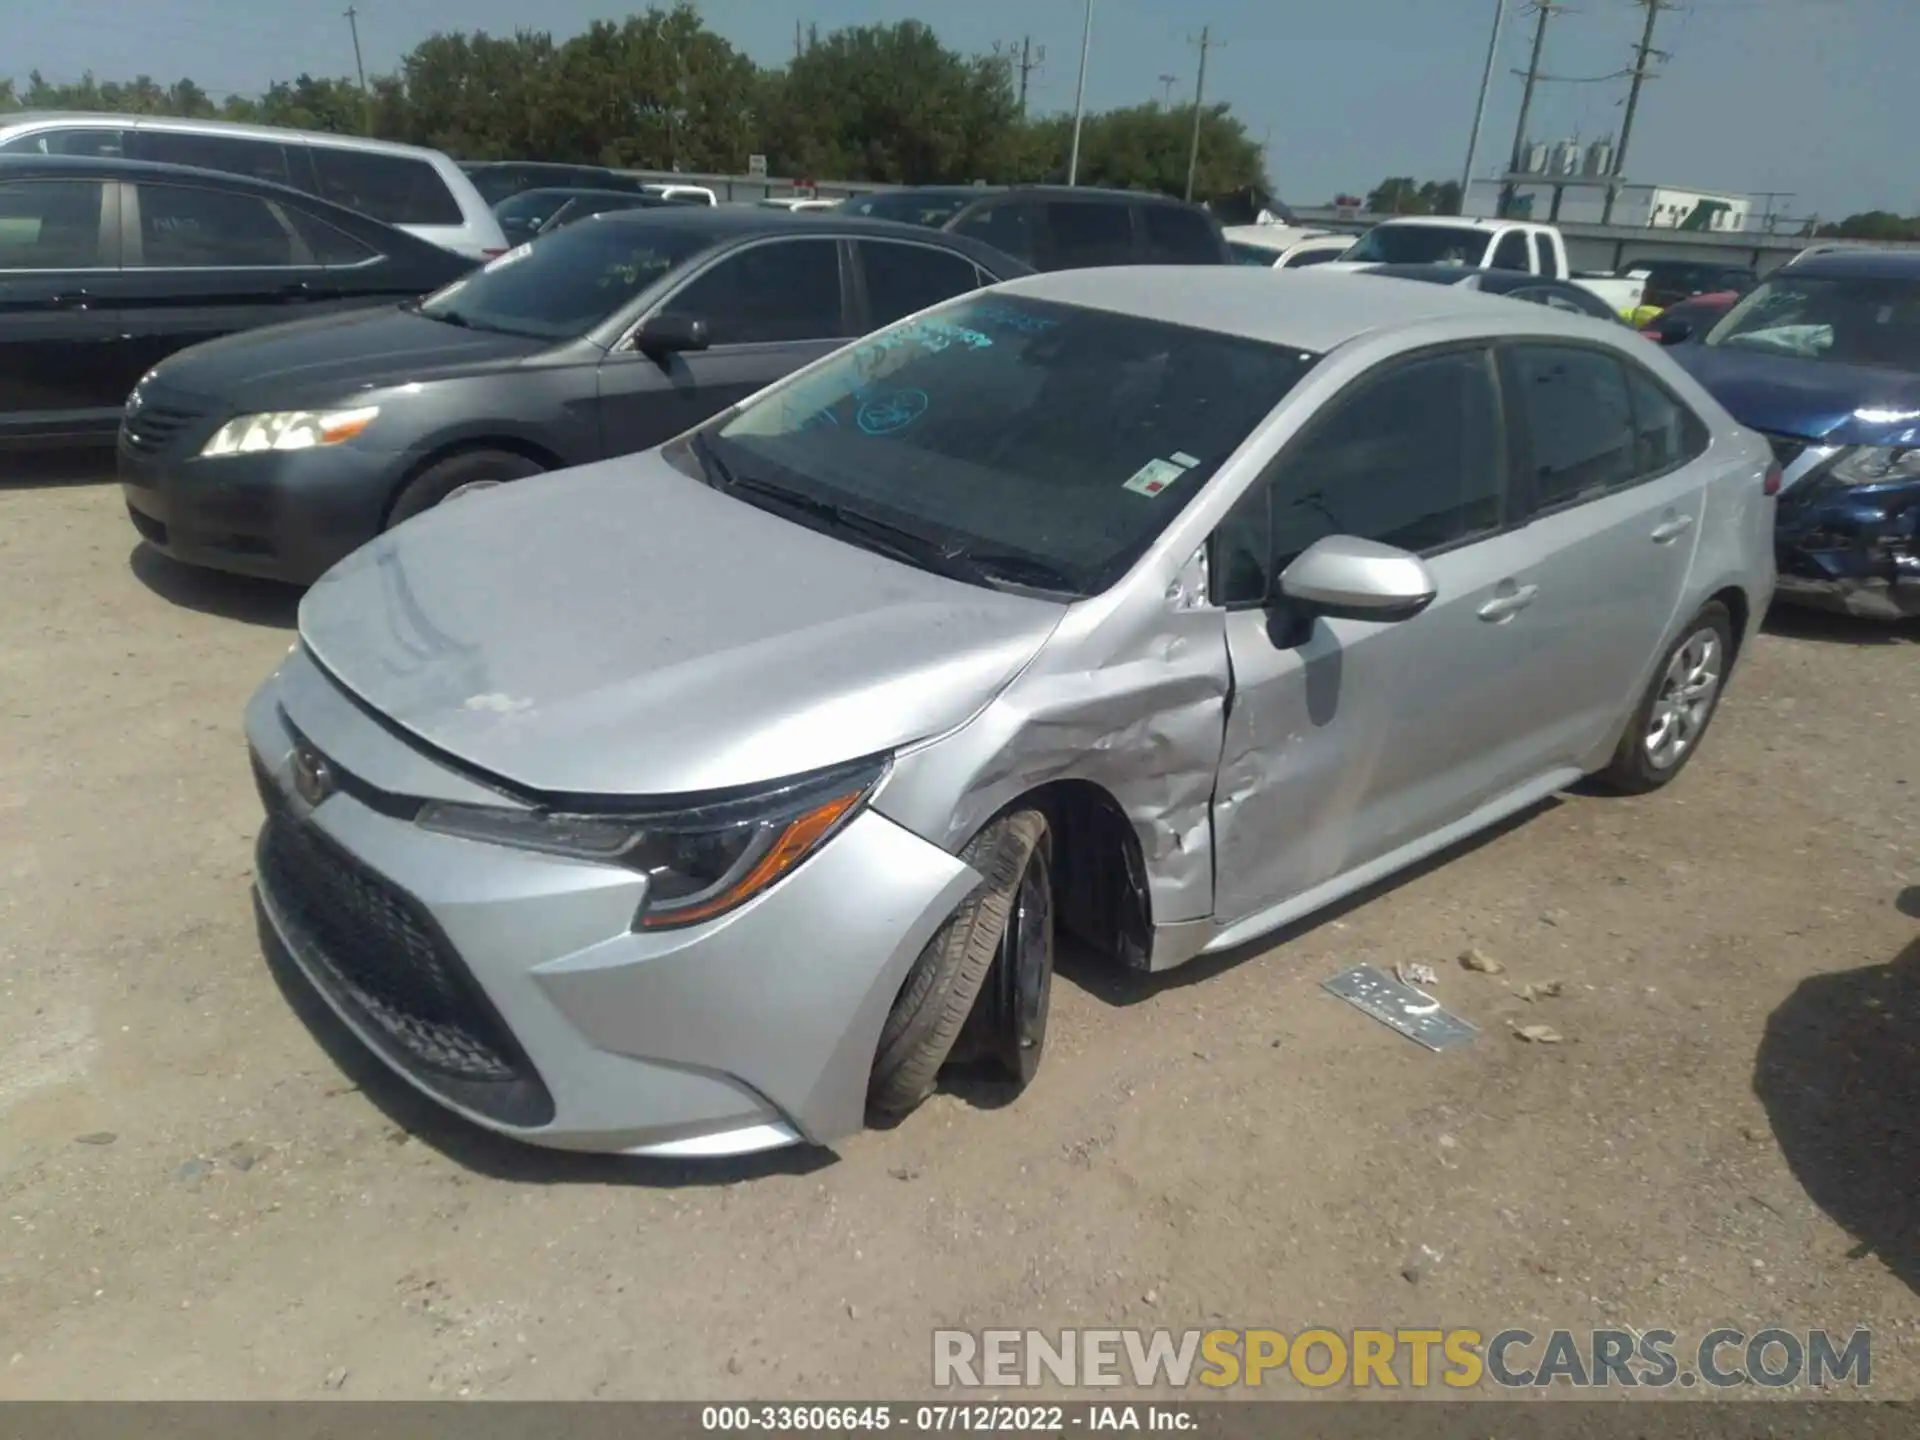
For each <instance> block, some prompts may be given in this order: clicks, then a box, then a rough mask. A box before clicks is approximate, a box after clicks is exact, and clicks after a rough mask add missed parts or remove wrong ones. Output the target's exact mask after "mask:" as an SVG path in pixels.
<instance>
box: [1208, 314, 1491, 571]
mask: <svg viewBox="0 0 1920 1440" xmlns="http://www.w3.org/2000/svg"><path fill="white" fill-rule="evenodd" d="M1505 453H1506V442H1505V432H1504V430H1503V429H1502V426H1501V423H1500V411H1499V405H1498V402H1497V400H1496V396H1495V390H1494V382H1493V374H1492V366H1491V359H1490V356H1489V355H1488V353H1487V352H1486V351H1485V350H1483V349H1471V350H1456V351H1448V352H1445V353H1442V354H1437V355H1427V356H1422V357H1421V358H1419V359H1416V360H1408V361H1398V362H1394V361H1390V362H1388V364H1387V365H1385V366H1383V367H1382V368H1381V369H1380V370H1378V371H1376V372H1374V374H1372V375H1370V376H1368V377H1366V378H1364V379H1362V380H1360V381H1358V382H1356V383H1355V384H1354V385H1353V386H1352V387H1350V388H1349V389H1348V390H1346V391H1345V392H1344V393H1342V394H1341V395H1339V396H1338V397H1336V398H1335V399H1334V400H1333V401H1332V402H1330V403H1329V404H1328V406H1327V407H1326V409H1325V410H1323V411H1322V412H1321V413H1320V414H1319V415H1318V416H1316V417H1315V418H1314V420H1313V421H1312V422H1311V423H1310V424H1309V426H1308V428H1307V429H1306V431H1305V432H1304V433H1303V434H1302V436H1301V438H1299V439H1298V440H1296V441H1294V442H1293V443H1292V444H1291V445H1289V446H1288V448H1287V449H1286V451H1285V452H1284V453H1283V454H1282V455H1281V456H1280V457H1279V459H1278V460H1277V461H1275V463H1274V465H1273V467H1272V468H1271V469H1270V470H1269V471H1268V472H1267V474H1266V475H1265V476H1263V477H1262V478H1261V480H1260V481H1258V482H1257V483H1256V484H1255V486H1254V487H1253V489H1251V490H1249V491H1248V492H1247V494H1246V495H1245V496H1243V497H1242V498H1241V501H1240V503H1239V504H1238V505H1237V506H1235V507H1234V509H1233V511H1232V513H1230V514H1229V515H1228V516H1227V518H1226V520H1224V521H1223V522H1222V523H1221V525H1220V528H1219V530H1217V531H1216V532H1215V534H1214V556H1213V566H1212V568H1213V574H1214V576H1215V577H1216V579H1215V583H1216V587H1217V594H1216V599H1217V601H1218V603H1220V604H1227V605H1233V604H1259V603H1264V602H1265V601H1267V600H1268V599H1270V598H1271V596H1272V582H1273V580H1274V578H1275V577H1277V576H1278V575H1279V574H1280V572H1281V571H1283V570H1284V569H1286V567H1287V566H1288V565H1290V564H1292V563H1293V561H1294V559H1295V558H1296V557H1297V556H1298V555H1299V554H1300V552H1301V551H1303V550H1305V549H1306V548H1307V547H1308V546H1309V545H1311V544H1313V543H1314V542H1315V541H1316V540H1320V539H1323V538H1325V537H1326V536H1328V535H1354V536H1358V537H1360V538H1361V539H1364V540H1377V541H1379V542H1381V543H1382V544H1386V545H1397V546H1399V547H1400V548H1401V549H1403V550H1411V551H1413V552H1414V553H1415V554H1419V555H1426V554H1432V553H1433V552H1435V551H1438V550H1443V549H1446V548H1448V547H1450V546H1453V545H1456V544H1459V543H1460V542H1461V541H1464V540H1469V539H1472V538H1474V537H1475V536H1478V535H1483V534H1487V533H1489V532H1491V531H1493V530H1496V529H1498V528H1499V527H1500V524H1501V523H1502V518H1503V514H1504V509H1505V505H1504V499H1505V484H1504V476H1505Z"/></svg>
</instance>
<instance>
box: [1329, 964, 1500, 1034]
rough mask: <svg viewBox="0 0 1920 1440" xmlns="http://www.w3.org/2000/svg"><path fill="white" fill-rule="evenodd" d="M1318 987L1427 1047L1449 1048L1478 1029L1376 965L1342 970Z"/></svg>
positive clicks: (1356, 966)
mask: <svg viewBox="0 0 1920 1440" xmlns="http://www.w3.org/2000/svg"><path fill="white" fill-rule="evenodd" d="M1321 988H1322V989H1324V990H1326V991H1328V992H1329V993H1330V994H1334V995H1338V996H1339V997H1340V998H1341V999H1342V1000H1345V1001H1346V1002H1347V1003H1348V1004H1350V1005H1354V1006H1357V1007H1358V1008H1360V1009H1361V1010H1364V1011H1366V1012H1367V1014H1369V1015H1371V1016H1372V1017H1373V1018H1374V1019H1376V1020H1378V1021H1379V1022H1380V1023H1381V1024H1382V1025H1385V1026H1388V1027H1390V1028H1391V1029H1394V1030H1398V1031H1399V1032H1400V1033H1401V1034H1402V1035H1404V1036H1406V1037H1407V1038H1408V1039H1409V1040H1413V1041H1417V1042H1418V1043H1419V1044H1422V1045H1424V1046H1426V1047H1427V1048H1428V1049H1429V1050H1451V1049H1452V1048H1453V1047H1454V1046H1456V1045H1465V1044H1466V1043H1467V1042H1468V1041H1470V1040H1472V1039H1473V1037H1474V1036H1476V1035H1478V1034H1479V1033H1480V1032H1479V1031H1478V1030H1476V1029H1475V1028H1474V1027H1473V1026H1471V1025H1469V1024H1468V1023H1467V1022H1466V1021H1464V1020H1462V1019H1461V1018H1460V1017H1459V1016H1458V1015H1450V1014H1448V1013H1447V1012H1446V1011H1445V1010H1443V1009H1441V1008H1440V1002H1439V1001H1438V1000H1435V999H1434V998H1433V997H1432V996H1431V995H1428V994H1426V993H1424V992H1422V991H1419V990H1416V989H1414V988H1413V987H1412V986H1411V985H1402V984H1401V983H1400V982H1399V981H1398V980H1396V979H1394V978H1393V976H1391V975H1389V974H1388V973H1387V972H1386V971H1384V970H1382V969H1381V968H1380V967H1379V966H1378V965H1355V966H1354V967H1353V968H1352V969H1351V970H1342V971H1341V972H1340V973H1339V974H1338V975H1335V976H1334V977H1332V978H1331V979H1329V980H1325V981H1322V982H1321Z"/></svg>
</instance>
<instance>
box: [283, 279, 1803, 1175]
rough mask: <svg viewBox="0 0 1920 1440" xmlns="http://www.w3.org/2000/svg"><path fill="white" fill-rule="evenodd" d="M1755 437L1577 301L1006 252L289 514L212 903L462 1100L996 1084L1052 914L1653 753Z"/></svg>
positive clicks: (680, 1145)
mask: <svg viewBox="0 0 1920 1440" xmlns="http://www.w3.org/2000/svg"><path fill="white" fill-rule="evenodd" d="M1777 484H1778V472H1777V471H1776V470H1774V469H1773V466H1772V457H1771V454H1770V452H1769V450H1768V448H1767V446H1766V445H1765V444H1764V443H1763V442H1762V441H1760V440H1759V439H1758V438H1757V437H1755V436H1754V435H1753V434H1751V433H1750V432H1748V431H1746V430H1743V429H1741V428H1740V427H1739V426H1738V425H1736V424H1735V423H1734V422H1733V421H1732V420H1731V419H1730V418H1729V417H1728V416H1727V415H1726V413H1725V412H1724V411H1723V410H1721V409H1720V407H1719V406H1718V405H1716V404H1715V403H1714V401H1713V400H1712V399H1711V398H1710V397H1709V396H1708V395H1707V394H1706V393H1705V392H1704V391H1702V390H1701V389H1700V387H1699V386H1698V385H1696V384H1695V383H1694V382H1693V381H1692V380H1690V379H1689V378H1688V377H1687V376H1686V375H1685V374H1684V373H1683V372H1682V371H1681V370H1679V369H1678V368H1677V367H1676V366H1674V365H1673V363H1672V362H1671V361H1670V360H1668V359H1667V358H1666V357H1665V356H1664V355H1663V354H1662V353H1660V352H1659V351H1657V350H1656V349H1655V348H1654V347H1652V346H1649V345H1647V344H1645V342H1643V341H1641V340H1640V339H1639V337H1638V336H1637V335H1635V334H1634V333H1633V332H1631V331H1627V330H1622V329H1621V328H1620V327H1618V326H1610V325H1605V324H1602V323H1600V322H1598V321H1592V320H1587V319H1584V318H1582V317H1579V316H1572V315H1564V314H1560V313H1558V312H1555V311H1552V310H1548V309H1546V308H1544V307H1535V306H1520V305H1513V304H1511V303H1510V302H1507V301H1505V300H1502V299H1499V298H1495V297H1488V296H1482V295H1476V294H1471V293H1465V292H1462V291H1459V290H1456V289H1451V288H1447V287H1442V286H1412V285H1388V284H1380V285H1361V284H1356V283H1354V282H1353V281H1352V280H1351V279H1350V278H1348V277H1324V276H1317V275H1314V274H1312V273H1306V274H1301V275H1287V276H1283V277H1282V278H1281V280H1280V281H1278V282H1276V281H1275V279H1274V277H1273V276H1272V275H1271V274H1268V273H1266V272H1255V271H1250V270H1244V269H1238V268H1233V267H1226V266H1221V267H1216V268H1210V269H1199V268H1195V269H1191V270H1167V269H1154V270H1128V269H1108V270H1090V271H1069V272H1063V273H1059V274H1053V275H1046V276H1041V277H1036V278H1030V279H1023V280H1019V281H1015V282H1012V283H1009V284H1005V285H1001V286H998V287H995V288H993V289H991V290H987V291H981V292H978V293H975V294H972V295H969V296H966V297H964V298H961V299H957V300H954V301H951V302H949V303H947V304H943V305H940V306H938V307H936V308H934V309H931V310H928V311H924V312H922V313H920V314H917V315H914V316H911V317H909V318H908V319H906V320H904V321H902V322H900V323H898V324H896V325H894V326H892V327H891V328H889V329H887V330H885V331H882V332H880V333H879V334H877V335H875V336H873V337H870V338H869V339H867V340H865V341H863V342H859V343H857V344H855V345H853V346H850V347H848V348H845V349H843V350H840V351H838V352H836V353H835V354H833V355H830V356H828V357H826V358H825V359H823V360H821V361H819V362H816V363H815V364H813V365H811V366H809V367H808V368H807V369H805V370H803V371H800V372H798V373H797V374H795V375H794V376H792V377H791V378H789V379H788V380H785V381H783V382H781V383H779V384H777V385H775V386H774V387H772V388H770V389H767V390H764V391H762V392H760V393H759V394H758V395H756V396H754V397H752V398H750V399H748V400H746V401H744V402H742V403H741V404H739V405H737V406H735V407H734V408H733V409H732V410H730V411H728V412H726V413H724V414H722V415H720V416H718V417H717V418H715V419H714V420H712V421H710V422H708V423H706V424H703V425H701V426H700V427H698V428H697V429H695V430H693V431H691V432H689V433H688V434H686V435H684V436H682V437H681V438H680V439H678V440H676V441H675V442H673V443H671V444H669V445H667V446H665V447H663V448H661V449H659V450H655V451H652V452H648V453H646V454H643V455H638V456H629V457H626V458H622V459H618V460H612V461H608V462H606V463H604V464H598V465H591V466H586V467H583V468H580V469H576V470H571V471H566V472H562V473H558V474H552V475H545V476H539V477H536V478H533V479H529V480H526V481H523V482H519V483H517V484H514V485H509V486H503V487H499V488H496V489H493V490H489V491H486V492H484V493H480V494H477V495H475V496H473V497H470V498H467V499H463V500H461V501H459V502H458V503H456V504H452V505H448V506H444V507H441V508H440V509H438V510H435V511H431V512H429V513H427V514H425V515H422V516H420V517H418V518H416V519H413V520H410V521H408V522H407V523H406V524H404V525H401V526H399V527H397V528H396V529H394V530H393V531H391V532H390V533H388V534H386V535H384V536H382V537H381V538H380V539H378V540H376V541H374V542H373V543H372V544H370V545H368V546H367V547H366V548H364V549H362V550H360V551H358V552H356V553H355V554H354V555H352V556H351V557H350V558H348V559H347V560H346V561H344V562H342V563H341V564H340V565H339V566H338V567H337V568H335V569H334V570H333V571H331V572H330V573H329V574H328V575H327V576H326V577H325V578H324V579H322V580H321V581H320V582H319V583H318V584H317V585H315V586H314V587H313V589H312V590H311V591H310V592H309V593H308V595H307V596H306V598H305V601H304V603H303V605H302V607H301V613H300V638H299V641H298V643H297V645H296V646H295V647H294V649H293V651H292V652H291V653H290V654H289V656H288V657H287V659H286V661H285V662H284V664H283V665H282V666H281V667H280V669H279V670H278V671H277V672H276V673H275V674H274V676H273V677H272V678H271V679H270V680H269V681H268V683H267V684H266V685H265V686H264V687H263V688H262V689H261V690H260V692H259V693H258V695H257V696H256V697H255V699H254V700H253V702H252V705H251V707H250V709H249V711H248V715H247V730H248V736H249V740H250V744H251V748H252V752H253V758H254V767H255V772H256V778H257V780H258V783H259V787H260V792H261V795H262V797H263V799H264V802H265V805H266V809H267V821H266V825H265V827H264V829H263V831H262V833H261V837H260V842H259V853H258V867H257V895H258V899H259V902H260V906H261V909H262V911H263V912H264V916H265V918H266V920H267V921H268V922H270V925H271V929H272V932H273V933H274V934H275V935H277V938H278V941H279V942H280V943H281V944H282V945H284V948H285V951H286V952H287V954H289V955H290V956H291V957H292V959H293V961H294V962H295V963H296V964H297V966H298V967H299V970H300V972H301V973H303V974H304V976H305V977H306V979H307V981H309V982H310V983H311V984H312V986H313V987H314V988H315V989H316V990H317V991H318V992H319V993H320V994H321V995H322V996H323V997H324V998H325V999H326V1001H327V1002H328V1003H329V1004H330V1005H331V1006H332V1008H333V1009H334V1010H335V1011H336V1012H337V1014H338V1015H339V1016H340V1017H341V1018H342V1019H343V1020H344V1021H345V1022H346V1024H347V1025H348V1026H349V1027H351V1028H352V1030H353V1031H354V1032H355V1033H356V1034H357V1035H358V1036H359V1037H360V1039H361V1040H362V1041H363V1042H364V1043H365V1044H366V1045H367V1046H368V1047H370V1048H371V1049H372V1050H373V1051H374V1052H376V1053H377V1054H378V1055H380V1056H381V1057H382V1058H383V1059H384V1060H385V1061H386V1062H387V1063H388V1064H389V1065H390V1066H391V1067H392V1068H393V1069H394V1070H396V1071H397V1072H398V1073H399V1074H401V1075H402V1076H404V1077H405V1078H406V1079H407V1080H408V1081H410V1082H411V1083H412V1084H414V1085H415V1086H417V1087H418V1088H419V1089H421V1090H422V1091H424V1092H426V1093H427V1094H428V1095H430V1096H433V1097H434V1098H436V1099H437V1100H439V1101H441V1102H442V1103H444V1104H445V1105H447V1106H449V1107H451V1108H453V1109H454V1110H456V1111H458V1112H460V1113H461V1114H463V1115H465V1116H467V1117H469V1118H470V1119H471V1120H473V1121H476V1122H478V1123H479V1124H481V1125H484V1126H488V1127H491V1128H492V1129H494V1130H497V1131H502V1132H505V1133H507V1134H511V1135H514V1136H518V1137H520V1138H522V1139H525V1140H528V1141H533V1142H536V1143H541V1144H547V1145H554V1146H561V1147H568V1148H575V1149H591V1150H607V1151H619V1152H627V1153H645V1154H669V1155H715V1154H737V1153H743V1152H746V1151H750V1150H755V1149H761V1148H766V1147H770V1146H775V1145H780V1144H785V1143H791V1142H795V1141H805V1142H812V1143H827V1142H831V1141H834V1140H836V1139H838V1138H841V1137H843V1136H845V1135H847V1134H849V1133H850V1132H852V1131H854V1130H856V1129H858V1128H859V1127H860V1126H861V1125H862V1124H863V1123H865V1122H866V1121H867V1120H868V1119H870V1118H881V1119H889V1120H890V1119H893V1118H897V1117H899V1116H901V1115H903V1114H904V1113H906V1112H907V1111H909V1110H911V1109H912V1108H913V1107H914V1106H915V1105H916V1104H918V1103H919V1102H920V1101H921V1100H922V1099H924V1098H925V1097H926V1096H927V1095H928V1093H929V1092H930V1091H931V1090H932V1088H933V1086H934V1084H935V1081H936V1077H937V1075H938V1074H939V1072H940V1071H941V1069H942V1067H943V1066H944V1065H946V1064H948V1063H949V1062H951V1061H953V1060H955V1059H956V1058H957V1057H962V1056H964V1057H967V1058H969V1059H971V1060H973V1061H975V1062H977V1063H979V1064H982V1065H986V1066H992V1067H997V1068H998V1069H1000V1070H1001V1071H1003V1072H1004V1073H1005V1075H1006V1076H1007V1077H1008V1079H1009V1080H1010V1081H1011V1082H1012V1083H1014V1084H1022V1083H1024V1082H1026V1081H1027V1080H1028V1079H1030V1078H1031V1077H1032V1075H1033V1073H1034V1069H1035V1066H1036V1065H1037V1064H1038V1062H1039V1060H1040V1056H1041V1051H1042V1047H1043V1045H1044V1042H1045V1038H1046V1026H1047V1010H1048V996H1049V993H1050V988H1051V983H1052V978H1053V967H1054V957H1055V954H1056V949H1057V947H1058V946H1059V945H1060V944H1061V943H1063V942H1064V941H1065V940H1066V939H1067V937H1073V939H1074V940H1076V941H1077V942H1078V943H1080V944H1081V945H1083V946H1085V947H1089V948H1090V950H1091V951H1092V952H1093V953H1095V954H1097V955H1099V956H1101V957H1104V959H1105V960H1106V961H1107V962H1108V963H1111V964H1113V965H1116V966H1124V967H1132V968H1135V969H1139V970H1164V969H1166V968H1168V967H1171V966H1176V965H1179V964H1181V963H1183V962H1185V961H1188V960H1191V959H1192V958H1194V957H1195V956H1197V955H1200V954H1203V953H1207V952H1213V951H1220V950H1223V949H1225V948H1228V947H1231V946H1237V945H1239V944H1241V943H1242V942H1244V941H1246V940H1249V939H1251V938H1254V937H1257V936H1259V935H1262V934H1264V933H1266V932H1268V931H1271V930H1273V929H1275V928H1276V927H1278V926H1281V925H1283V924H1285V923H1287V922H1289V921H1292V920H1294V919H1297V918H1298V917H1300V916H1303V915H1306V914H1308V913H1309V912H1311V911H1314V910H1316V909H1318V908H1320V907H1322V906H1325V905H1327V904H1329V903H1330V902H1333V901H1335V900H1338V899H1339V898H1341V897H1342V896H1345V895H1347V894H1349V893H1351V892H1353V891H1355V890H1357V889H1359V888H1360V887H1362V886H1364V885H1366V884H1368V883H1369V882H1372V881H1374V880H1377V879H1379V878H1380V877H1382V876H1385V875H1388V874H1390V873H1391V872H1393V871H1395V870H1398V869H1400V868H1402V867H1404V866H1406V865H1408V864H1410V863H1412V862H1414V861H1416V860H1419V859H1420V858H1422V857H1424V856H1427V855H1430V854H1432V853H1433V852H1435V851H1437V850H1439V849H1440V848H1441V847H1443V846H1445V845H1447V844H1448V843H1449V842H1452V841H1454V840H1457V839H1459V838H1461V837H1463V836H1466V835H1469V834H1471V833H1473V832H1474V831H1476V830H1479V829H1481V828H1483V827H1485V826H1488V825H1490V824H1492V823H1493V822H1495V821H1497V820H1499V819H1501V818H1502V817H1504V816H1507V815H1510V814H1512V813H1514V812H1516V811H1518V810H1521V809H1523V808H1524V807H1526V806H1528V805H1530V804H1532V803H1533V802H1535V801H1537V800H1539V799H1541V798H1542V797H1544V796H1546V795H1548V794H1550V793H1551V792H1553V791H1555V790H1557V789H1559V788H1561V787H1563V786H1566V785H1568V784H1569V783H1571V782H1573V781H1575V780H1578V779H1579V778H1580V777H1582V776H1585V775H1597V776H1599V777H1600V778H1601V779H1602V780H1604V781H1605V782H1606V783H1608V784H1610V785H1612V786H1613V787H1615V788H1618V789H1622V790H1633V791H1643V790H1650V789H1653V788H1655V787H1658V786H1660V785H1663V784H1665V783H1666V782H1667V781H1669V780H1671V779H1672V778H1673V777H1674V776H1675V775H1676V774H1678V773H1679V772H1680V770H1681V769H1682V768H1683V767H1684V766H1685V765H1686V764H1687V763H1688V761H1689V760H1690V759H1691V758H1692V757H1693V755H1694V753H1695V751H1696V750H1697V749H1698V748H1699V744H1700V741H1701V738H1702V735H1703V734H1704V732H1705V730H1706V728H1707V724H1708V722H1709V720H1710V719H1711V717H1712V715H1713V713H1714V707H1715V704H1716V702H1717V700H1718V699H1719V697H1720V694H1721V690H1722V687H1723V686H1724V684H1725V681H1726V679H1727V676H1728V673H1729V670H1730V668H1731V666H1732V665H1733V663H1734V661H1735V659H1736V657H1737V656H1738V654H1739V652H1740V649H1741V647H1742V645H1743V644H1744V643H1745V642H1746V641H1747V640H1748V639H1749V637H1750V636H1751V634H1752V631H1753V629H1754V627H1755V625H1756V624H1757V622H1758V619H1759V617H1760V616H1761V614H1762V613H1763V612H1764V611H1765V609H1766V605H1767V601H1768V598H1769V596H1770V594H1771V591H1772V588H1773V570H1772V558H1771V557H1772V545H1771V540H1772V529H1773V507H1774V502H1773V500H1772V498H1771V496H1772V494H1773V492H1774V490H1775V489H1776V488H1777Z"/></svg>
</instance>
